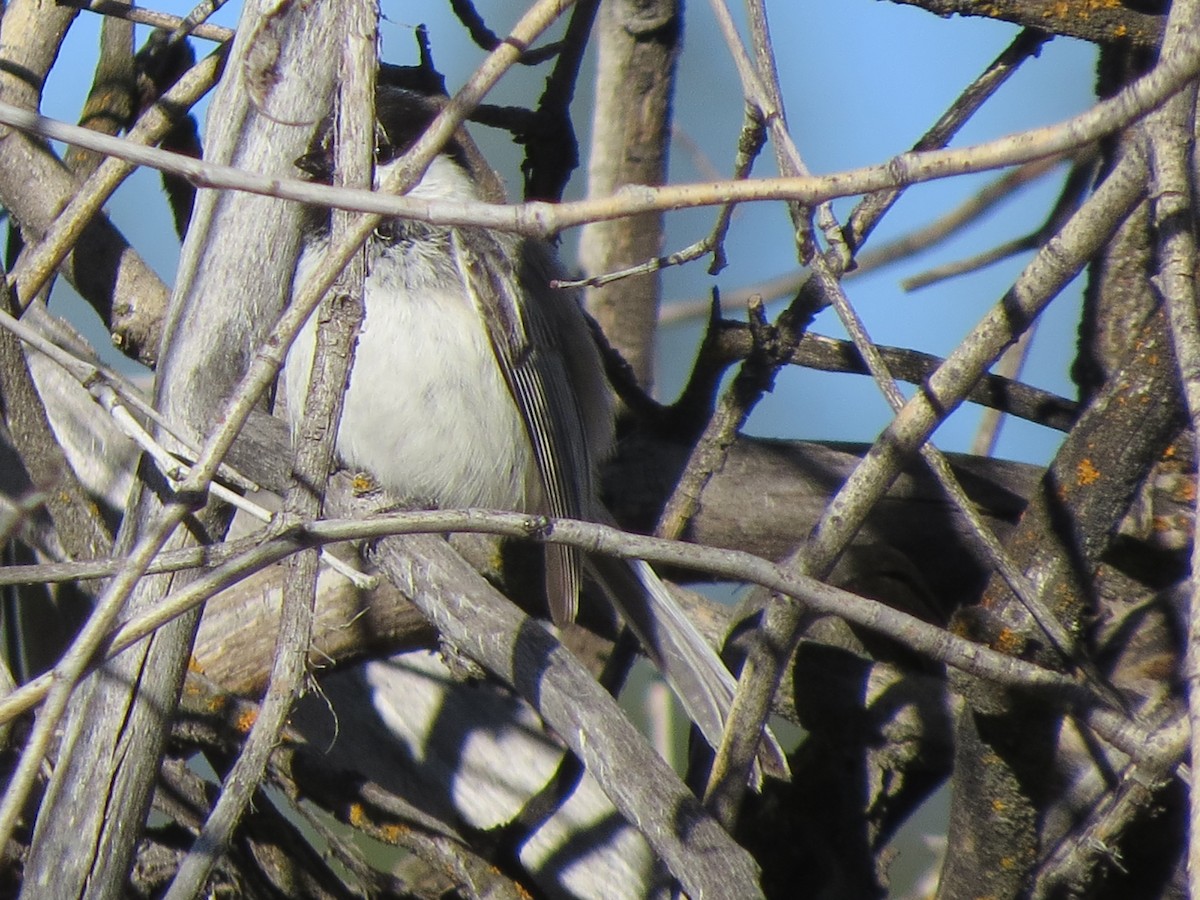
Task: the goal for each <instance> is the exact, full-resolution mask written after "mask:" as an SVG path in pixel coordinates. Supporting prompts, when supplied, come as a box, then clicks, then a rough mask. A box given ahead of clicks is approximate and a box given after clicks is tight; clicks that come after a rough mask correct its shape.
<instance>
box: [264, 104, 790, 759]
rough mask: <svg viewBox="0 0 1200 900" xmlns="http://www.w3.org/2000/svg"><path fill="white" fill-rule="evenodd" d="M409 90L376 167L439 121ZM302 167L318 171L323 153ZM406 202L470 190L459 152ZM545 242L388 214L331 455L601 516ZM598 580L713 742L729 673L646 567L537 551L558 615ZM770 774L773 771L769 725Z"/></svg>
mask: <svg viewBox="0 0 1200 900" xmlns="http://www.w3.org/2000/svg"><path fill="white" fill-rule="evenodd" d="M435 112H436V107H435V106H433V105H432V104H431V103H430V102H429V100H428V99H427V98H425V97H423V96H422V95H420V94H417V93H414V92H412V91H408V90H405V89H400V88H393V87H381V89H380V92H379V96H378V101H377V109H376V114H377V118H378V120H379V128H378V132H379V137H378V143H379V147H378V148H377V153H376V160H377V163H376V164H377V172H376V175H377V178H378V179H379V180H382V179H383V177H385V176H386V173H387V171H388V169H389V167H390V166H391V165H392V164H393V162H394V160H395V159H396V158H398V157H399V156H400V155H401V154H402V153H403V152H404V151H405V150H407V149H408V147H409V146H411V144H412V142H413V141H414V140H415V139H416V138H417V137H419V136H420V135H421V133H422V132H423V131H424V129H425V127H426V126H427V125H428V124H429V122H430V121H431V120H432V117H433V115H434V113H435ZM301 165H302V167H303V168H305V169H306V170H307V171H309V172H310V174H313V175H314V176H315V177H318V178H325V179H328V177H329V175H330V174H331V173H330V172H329V154H328V153H325V152H322V151H318V152H316V153H314V154H310V156H308V157H305V158H304V160H303V161H302V162H301ZM409 196H411V197H417V198H425V199H437V200H460V201H470V200H479V199H482V198H481V194H480V191H479V188H478V186H477V183H476V180H475V179H474V178H473V177H472V174H471V169H470V166H468V165H467V159H466V155H465V152H464V150H463V148H462V147H461V146H460V145H458V144H455V143H451V144H450V145H448V146H447V148H446V149H445V150H444V151H443V152H442V154H441V155H439V156H437V157H436V158H435V159H434V160H433V162H432V164H431V165H430V166H429V168H428V170H427V171H426V172H425V174H424V176H423V177H422V178H421V180H420V182H419V183H418V184H416V185H415V186H414V187H413V188H412V190H411V191H410V193H409ZM328 240H329V234H328V218H327V217H323V218H322V219H321V220H320V221H318V222H317V224H316V225H315V227H314V229H313V231H312V233H311V234H309V235H308V236H307V237H306V242H305V247H304V250H303V252H302V254H301V258H300V261H299V263H298V265H297V269H296V282H297V283H300V282H303V280H304V279H305V276H306V275H307V274H308V272H309V271H310V270H311V269H312V267H313V266H314V265H316V264H317V263H318V262H319V261H320V259H321V258H322V256H323V253H324V250H325V248H326V246H327V245H328ZM559 274H560V273H559V266H558V261H557V259H556V258H555V255H554V252H553V250H552V248H551V247H550V246H549V245H547V244H545V243H544V242H540V241H535V240H530V239H528V238H523V237H520V236H516V235H512V234H507V233H503V232H498V231H492V230H489V229H485V228H478V227H444V226H435V225H429V224H426V223H423V222H417V221H412V220H406V219H393V220H390V221H387V222H385V223H384V224H383V225H381V226H380V227H379V228H378V229H376V232H375V234H374V235H373V236H372V237H371V239H370V240H369V242H368V244H367V276H366V282H365V285H364V288H365V291H364V307H365V311H364V318H363V324H362V331H361V333H360V335H359V338H358V345H357V348H356V351H355V356H354V363H353V368H352V370H351V374H350V380H349V386H348V387H347V390H346V396H345V404H344V408H343V411H342V418H341V423H340V425H339V428H338V434H337V443H336V450H337V454H338V456H339V458H340V459H341V461H342V463H343V464H344V465H346V466H347V467H349V468H352V469H358V470H361V471H365V472H368V473H370V475H371V476H372V477H373V478H374V479H375V480H376V481H377V482H378V483H379V484H380V486H382V487H383V488H385V489H387V490H388V491H389V492H391V493H393V494H395V495H396V496H398V497H402V498H405V499H407V500H410V501H412V502H414V503H426V504H429V505H430V506H433V507H438V508H442V509H455V508H463V507H483V508H490V509H501V510H513V511H518V512H529V513H537V514H545V515H549V516H553V517H568V518H576V519H586V520H591V521H597V522H607V521H609V520H610V516H609V515H608V513H607V511H606V510H605V509H604V508H603V506H602V504H601V502H600V500H599V498H598V494H597V487H596V481H597V466H598V465H599V463H600V462H601V461H603V460H604V459H605V457H606V456H607V455H608V454H609V453H610V451H611V448H612V445H613V401H612V392H611V388H610V386H609V384H608V382H607V379H606V378H605V375H604V370H603V366H602V362H601V357H600V353H599V351H598V349H597V347H596V343H595V340H594V339H593V337H592V334H591V331H590V329H589V326H588V322H587V319H586V313H585V312H584V311H583V309H582V307H581V306H580V303H579V298H578V296H577V295H576V293H574V292H572V291H564V290H555V289H553V288H551V286H550V282H551V280H552V279H553V278H556V277H559ZM316 328H317V323H316V317H315V316H313V317H312V318H310V319H309V321H308V323H307V324H306V325H305V327H304V329H303V330H302V331H301V332H300V335H299V337H298V338H297V340H296V342H295V344H294V345H293V346H292V348H291V350H290V352H289V353H288V357H287V361H286V364H285V367H284V378H285V382H286V390H287V396H288V397H289V398H291V399H292V402H291V403H289V409H290V417H291V420H292V425H293V428H295V427H297V426H298V424H299V421H300V418H301V410H300V406H301V403H302V398H303V397H304V396H305V395H306V392H307V388H308V382H309V378H310V374H311V371H312V359H313V353H314V348H315V345H316ZM585 572H586V574H587V576H588V577H589V578H591V579H594V580H595V582H596V583H597V584H598V585H599V586H600V587H601V588H602V589H603V591H604V593H605V595H606V596H608V597H609V598H610V600H611V602H612V603H613V604H614V605H615V607H616V608H617V610H618V612H619V613H620V614H621V616H622V618H624V620H625V621H626V623H627V624H628V625H629V626H630V628H631V629H632V630H633V631H634V633H635V634H636V635H637V637H638V639H639V640H640V641H641V643H642V645H643V647H644V648H645V651H646V653H647V655H648V656H649V657H650V659H651V660H652V661H653V662H654V664H655V665H656V666H657V667H658V668H659V670H660V671H661V672H662V673H663V675H664V676H665V677H666V679H667V681H668V683H669V684H670V685H671V686H672V689H673V690H674V691H675V693H676V694H677V695H678V696H679V698H680V701H681V702H682V703H683V706H684V709H685V711H686V712H687V714H688V716H689V717H690V718H691V719H692V720H693V721H694V722H695V723H696V725H697V726H699V728H700V730H701V732H702V733H703V734H704V736H705V738H706V739H707V740H708V742H709V743H710V744H712V745H713V746H714V747H716V746H718V745H719V743H720V740H721V735H722V732H723V729H724V723H725V719H726V716H727V714H728V711H729V707H730V704H731V703H732V699H733V693H734V689H735V687H736V683H735V681H734V679H733V677H732V675H730V673H729V671H728V670H727V669H726V667H725V665H724V664H723V663H722V662H721V660H720V658H719V657H718V656H717V654H716V653H715V651H714V650H713V648H712V647H711V646H709V644H708V643H707V642H706V641H705V640H704V639H703V638H702V637H701V635H700V633H699V632H698V631H697V630H696V628H695V626H694V625H693V624H692V622H691V621H690V620H689V619H688V618H687V616H686V615H685V614H684V613H683V611H682V610H681V609H680V608H679V606H678V605H677V604H676V602H675V600H674V598H672V597H671V595H670V593H669V592H668V591H667V589H666V588H665V586H664V585H663V584H662V582H661V581H660V580H659V579H658V577H657V576H656V575H655V573H654V571H653V569H651V568H650V566H649V565H647V564H646V563H644V562H641V561H640V560H639V561H634V562H629V561H626V560H619V559H612V558H608V557H587V558H585V557H584V556H583V554H581V553H580V552H579V551H578V550H576V549H574V548H570V547H564V546H561V545H550V546H549V547H548V548H547V550H546V590H547V599H548V602H549V606H550V613H551V618H552V619H553V621H554V622H555V623H556V624H559V625H562V624H565V623H568V622H570V621H572V620H573V619H574V617H575V613H576V610H577V607H578V599H579V594H580V587H581V584H582V581H583V576H584V574H585ZM766 736H767V741H766V742H764V745H763V747H764V752H763V754H761V756H762V757H763V762H764V763H765V764H766V767H767V771H768V772H774V773H778V772H781V771H783V770H784V769H783V767H784V764H783V761H782V754H781V751H779V748H778V745H777V744H776V743H775V742H774V739H773V738H771V736H770V734H769V732H768V733H767V735H766Z"/></svg>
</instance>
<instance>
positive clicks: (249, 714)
mask: <svg viewBox="0 0 1200 900" xmlns="http://www.w3.org/2000/svg"><path fill="white" fill-rule="evenodd" d="M257 721H258V709H257V708H253V709H244V710H242V711H241V712H240V713H238V717H237V719H236V720H235V721H234V723H233V727H234V728H236V729H237V730H238V731H240V732H241V733H242V734H248V733H249V732H250V729H251V728H253V727H254V723H255V722H257Z"/></svg>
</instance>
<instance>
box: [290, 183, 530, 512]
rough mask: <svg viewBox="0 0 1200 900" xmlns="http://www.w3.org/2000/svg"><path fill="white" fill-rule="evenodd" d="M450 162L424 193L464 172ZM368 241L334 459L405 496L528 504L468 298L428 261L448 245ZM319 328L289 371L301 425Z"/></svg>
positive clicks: (499, 387)
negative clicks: (357, 328) (356, 331)
mask: <svg viewBox="0 0 1200 900" xmlns="http://www.w3.org/2000/svg"><path fill="white" fill-rule="evenodd" d="M444 164H445V165H446V166H451V167H452V168H453V169H454V170H455V171H454V172H448V173H447V172H444V171H442V170H436V171H435V170H434V169H431V171H430V173H427V175H426V178H425V180H424V181H423V182H422V185H421V186H419V187H418V191H421V188H422V187H425V188H428V187H430V186H431V185H430V180H431V178H433V179H439V178H454V177H457V176H456V174H455V172H457V171H458V170H457V167H456V166H454V164H453V163H450V162H448V161H445V162H444ZM436 165H437V163H436V162H435V166H436ZM421 192H422V193H424V191H421ZM414 193H417V191H414ZM441 196H445V194H444V193H443V194H441ZM324 247H325V244H324V242H315V243H314V244H312V245H310V246H309V247H308V248H307V249H306V251H305V253H304V255H303V256H302V257H301V260H300V263H299V264H298V266H297V270H296V280H297V283H299V282H301V281H302V280H303V279H304V277H305V276H306V275H307V273H308V271H310V270H311V268H312V267H313V266H314V265H315V264H316V263H317V262H318V261H319V260H320V258H321V256H322V255H323V251H324ZM369 247H370V250H369V253H368V274H367V277H366V282H365V285H364V289H365V293H364V307H365V311H364V318H363V326H362V332H361V333H360V335H359V338H358V345H357V349H356V351H355V357H354V363H353V368H352V369H351V373H350V382H349V386H348V388H347V391H346V397H345V406H344V409H343V412H342V420H341V424H340V427H339V429H338V435H337V454H338V456H339V457H340V459H341V460H342V462H343V463H344V464H345V465H346V466H347V467H348V468H351V469H356V470H361V471H365V472H367V473H369V474H370V475H372V476H373V477H374V478H375V479H376V480H377V481H378V482H379V484H380V485H381V486H383V487H384V488H386V489H388V490H389V491H390V492H392V493H394V494H396V495H397V496H398V497H400V498H402V499H404V500H407V501H412V502H416V503H430V504H433V505H436V506H440V507H443V508H451V507H465V506H483V507H492V508H500V509H517V510H522V509H525V508H526V505H527V496H526V493H527V487H528V486H529V485H530V484H531V483H532V475H533V472H534V468H533V459H532V451H531V449H530V446H529V440H528V437H527V435H526V433H525V429H524V426H523V424H522V421H521V418H520V414H519V412H518V410H517V407H516V405H515V404H514V402H513V399H512V397H511V395H510V393H509V390H508V387H507V385H506V384H505V382H504V378H503V375H502V374H501V371H500V369H499V366H498V365H497V362H496V359H495V356H494V354H493V351H492V348H491V345H490V343H489V341H488V337H487V334H486V332H485V331H484V327H483V324H482V323H481V321H480V320H479V317H478V315H477V313H476V311H475V308H474V306H473V304H472V302H471V300H470V298H469V297H468V296H467V295H466V294H465V293H464V291H463V290H462V289H461V287H460V286H459V283H458V282H457V280H456V279H452V278H448V277H446V271H447V268H446V266H445V265H444V264H443V265H440V266H439V265H431V264H430V263H433V262H436V261H435V260H431V259H429V258H428V255H429V254H431V253H445V252H447V251H446V248H445V247H444V246H443V247H440V248H439V247H438V246H436V245H433V246H425V245H423V244H421V243H419V242H417V243H408V244H404V243H400V244H394V245H387V244H384V243H380V242H372V243H371V244H369ZM443 262H444V261H443ZM316 328H317V325H316V316H315V315H314V316H313V317H312V318H310V319H309V321H308V322H307V324H306V325H305V326H304V329H303V330H302V331H301V333H300V335H299V337H298V338H297V340H296V342H295V344H294V345H293V346H292V349H291V350H290V352H289V353H288V357H287V361H286V364H285V368H284V378H285V382H286V387H287V396H288V408H289V417H290V418H291V419H292V423H293V428H294V427H295V425H296V424H297V423H298V421H299V409H300V407H301V406H302V404H303V398H304V395H305V393H306V391H307V386H308V381H309V376H310V372H311V370H312V358H313V353H314V349H315V346H316Z"/></svg>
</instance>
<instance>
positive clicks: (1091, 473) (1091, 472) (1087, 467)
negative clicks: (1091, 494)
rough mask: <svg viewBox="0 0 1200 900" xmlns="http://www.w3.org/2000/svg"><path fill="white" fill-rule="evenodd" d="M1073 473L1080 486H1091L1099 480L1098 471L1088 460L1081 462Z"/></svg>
mask: <svg viewBox="0 0 1200 900" xmlns="http://www.w3.org/2000/svg"><path fill="white" fill-rule="evenodd" d="M1075 471H1076V476H1077V478H1078V480H1079V483H1080V484H1082V485H1087V484H1093V483H1095V482H1096V481H1098V480H1099V478H1100V470H1099V469H1097V468H1096V467H1095V465H1093V464H1092V461H1091V460H1090V459H1084V460H1081V461H1080V463H1079V465H1078V466H1077V467H1076V470H1075Z"/></svg>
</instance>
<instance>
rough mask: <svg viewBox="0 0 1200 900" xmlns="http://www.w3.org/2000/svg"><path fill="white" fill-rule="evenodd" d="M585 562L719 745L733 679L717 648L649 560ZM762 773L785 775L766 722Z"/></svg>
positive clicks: (597, 559) (701, 726) (760, 763)
mask: <svg viewBox="0 0 1200 900" xmlns="http://www.w3.org/2000/svg"><path fill="white" fill-rule="evenodd" d="M588 567H589V569H590V574H591V575H592V576H593V578H595V580H596V582H597V583H598V584H599V586H600V587H601V588H603V589H604V591H605V593H606V594H607V595H608V597H609V599H610V601H611V602H612V603H613V605H614V606H615V607H616V608H617V611H618V612H619V613H620V614H621V617H622V618H623V619H624V620H625V622H626V624H627V625H628V626H629V627H630V629H631V630H632V631H633V633H634V634H635V635H636V636H637V638H638V640H639V641H640V642H641V644H642V646H643V648H645V651H646V654H647V655H648V656H649V657H650V660H651V662H653V663H654V664H655V666H657V667H658V670H659V671H660V672H661V673H662V674H663V677H664V678H666V680H667V683H668V684H669V685H670V686H671V689H672V690H673V691H674V692H675V695H676V696H677V697H678V698H679V701H680V703H682V704H683V708H684V711H685V712H686V713H687V715H688V718H690V719H691V720H692V721H693V722H694V723H696V726H697V727H698V728H699V729H700V732H701V734H703V735H704V738H705V740H707V741H708V743H709V744H710V745H711V746H712V747H713V748H714V749H716V748H717V747H720V745H721V738H722V737H723V735H724V733H725V723H726V721H727V720H728V718H729V709H730V707H731V706H732V705H733V695H734V692H735V691H736V690H737V682H736V681H735V679H734V677H733V675H731V674H730V672H729V669H727V668H726V667H725V664H724V663H723V662H722V661H721V658H720V657H719V656H718V655H717V652H716V650H714V649H713V647H712V645H711V644H709V643H708V641H706V640H705V639H704V637H703V636H702V635H701V634H700V632H699V630H698V629H697V628H696V626H695V624H694V623H693V622H692V620H691V619H690V618H688V616H687V614H686V613H685V612H684V611H683V610H682V609H681V608H680V606H679V604H678V602H677V601H676V600H675V598H674V597H672V596H671V593H670V591H668V590H667V587H666V585H664V584H663V583H662V581H661V579H659V577H658V575H656V574H655V572H654V570H653V569H652V568H651V567H650V566H649V565H648V564H647V563H645V562H643V561H642V560H640V559H639V560H623V559H615V558H612V557H593V558H589V560H588ZM762 773H766V774H768V775H772V776H773V777H777V778H786V777H788V765H787V760H786V759H785V758H784V754H783V749H782V748H781V747H780V746H779V742H778V741H777V740H776V739H775V736H774V735H773V734H772V733H771V730H770V728H765V729H763V739H762V742H761V744H760V745H759V752H758V766H756V771H755V774H754V781H755V784H756V785H757V783H758V782H759V781H760V777H761V774H762Z"/></svg>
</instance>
